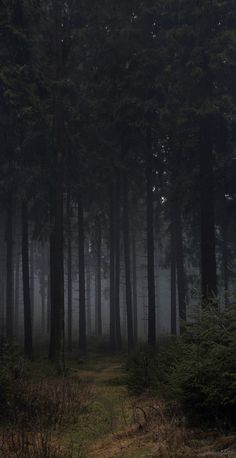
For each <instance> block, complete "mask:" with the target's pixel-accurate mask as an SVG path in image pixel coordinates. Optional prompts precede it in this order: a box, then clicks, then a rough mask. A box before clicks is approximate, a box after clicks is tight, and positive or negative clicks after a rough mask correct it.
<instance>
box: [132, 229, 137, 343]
mask: <svg viewBox="0 0 236 458" xmlns="http://www.w3.org/2000/svg"><path fill="white" fill-rule="evenodd" d="M132 261H133V263H132V268H133V271H132V279H133V290H132V291H133V315H134V343H135V344H136V343H137V341H138V294H137V257H136V233H135V228H134V221H133V222H132Z"/></svg>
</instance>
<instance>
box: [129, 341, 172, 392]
mask: <svg viewBox="0 0 236 458" xmlns="http://www.w3.org/2000/svg"><path fill="white" fill-rule="evenodd" d="M179 350H180V341H179V340H178V339H176V338H175V337H165V338H164V337H163V338H161V339H159V340H158V343H157V345H156V346H155V347H150V346H149V345H147V344H146V345H142V346H140V347H138V348H137V349H136V350H135V351H134V352H133V353H132V354H131V355H130V356H129V357H128V360H127V363H126V369H127V385H128V388H129V391H130V392H131V393H133V394H141V393H143V392H145V391H152V392H159V394H160V393H162V394H163V395H166V394H167V392H168V394H169V395H170V393H169V390H168V389H167V387H168V384H169V380H170V374H171V372H172V370H173V367H174V366H175V364H176V359H177V357H178V355H179Z"/></svg>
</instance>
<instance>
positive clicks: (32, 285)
mask: <svg viewBox="0 0 236 458" xmlns="http://www.w3.org/2000/svg"><path fill="white" fill-rule="evenodd" d="M30 304H31V320H32V329H34V243H33V239H32V240H31V243H30Z"/></svg>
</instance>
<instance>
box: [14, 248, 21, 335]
mask: <svg viewBox="0 0 236 458" xmlns="http://www.w3.org/2000/svg"><path fill="white" fill-rule="evenodd" d="M17 248H18V245H17ZM14 293H15V298H14V334H15V335H16V336H17V335H18V333H19V303H20V301H19V299H20V254H19V253H18V251H17V253H16V264H15V291H14Z"/></svg>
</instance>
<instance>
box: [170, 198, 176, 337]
mask: <svg viewBox="0 0 236 458" xmlns="http://www.w3.org/2000/svg"><path fill="white" fill-rule="evenodd" d="M171 205H172V208H171V334H172V335H176V334H177V327H176V324H177V323H176V315H177V313H176V305H177V301H176V292H177V291H176V289H177V288H176V226H175V210H174V208H173V206H174V204H173V203H171Z"/></svg>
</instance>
